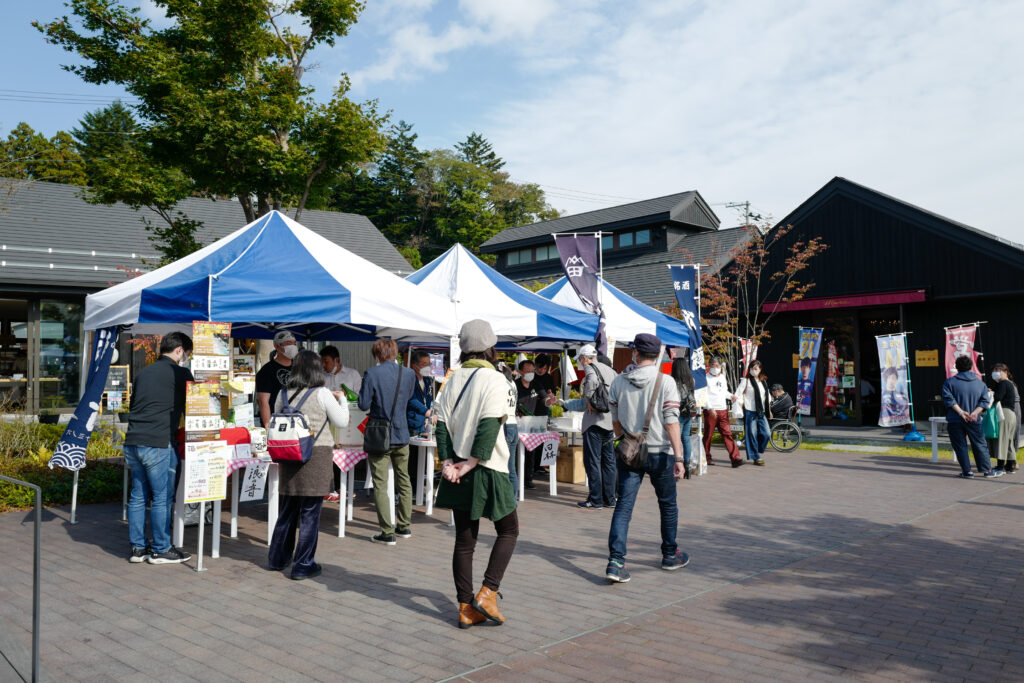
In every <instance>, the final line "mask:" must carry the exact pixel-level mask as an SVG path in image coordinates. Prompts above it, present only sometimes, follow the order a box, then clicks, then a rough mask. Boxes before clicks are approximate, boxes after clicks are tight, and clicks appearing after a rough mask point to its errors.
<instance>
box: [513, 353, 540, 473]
mask: <svg viewBox="0 0 1024 683" xmlns="http://www.w3.org/2000/svg"><path fill="white" fill-rule="evenodd" d="M536 380H537V374H536V370H535V367H534V365H533V361H529V360H524V361H522V362H521V363H520V364H519V379H517V380H516V395H517V401H516V414H517V415H519V416H521V417H534V416H542V415H547V414H548V408H547V406H546V405H544V394H543V393H542V390H541V389H539V388H538V385H537V381H536ZM540 452H541V447H540V446H538V447H537V448H534V449H533V450H530V451H526V460H525V462H524V464H523V471H522V472H520V473H519V475H520V476H521V477H522V478H523V486H524V487H525V488H528V489H533V488H536V485H535V484H534V483H533V474H534V471H535V470H536V469H537V463H539V462H540Z"/></svg>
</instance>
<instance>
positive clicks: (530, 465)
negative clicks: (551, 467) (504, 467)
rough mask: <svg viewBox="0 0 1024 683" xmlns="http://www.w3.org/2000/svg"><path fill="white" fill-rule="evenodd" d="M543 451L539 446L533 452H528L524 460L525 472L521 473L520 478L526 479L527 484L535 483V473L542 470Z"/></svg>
mask: <svg viewBox="0 0 1024 683" xmlns="http://www.w3.org/2000/svg"><path fill="white" fill-rule="evenodd" d="M542 450H543V446H537V447H536V448H534V449H532V450H528V451H526V457H525V458H523V471H522V472H519V476H521V477H522V478H523V479H525V480H526V483H527V484H532V483H533V473H534V472H536V471H537V470H538V469H540V453H541V451H542ZM516 457H518V456H516Z"/></svg>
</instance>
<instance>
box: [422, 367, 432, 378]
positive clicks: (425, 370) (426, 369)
mask: <svg viewBox="0 0 1024 683" xmlns="http://www.w3.org/2000/svg"><path fill="white" fill-rule="evenodd" d="M420 377H430V366H429V365H424V366H423V367H422V368H420Z"/></svg>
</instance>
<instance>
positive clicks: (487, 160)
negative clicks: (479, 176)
mask: <svg viewBox="0 0 1024 683" xmlns="http://www.w3.org/2000/svg"><path fill="white" fill-rule="evenodd" d="M455 149H456V150H458V152H459V155H460V156H461V158H462V160H463V161H468V162H469V163H471V164H476V165H477V166H481V167H483V168H486V169H487V170H488V171H490V172H491V173H497V172H498V171H500V170H501V169H502V168H504V166H505V160H504V159H502V158H501V157H499V156H498V155H497V154H496V153H495V151H494V148H493V147H492V146H491V143H490V142H488V141H487V138H485V137H484V136H483V135H480V134H479V133H477V132H476V131H473V132H472V133H470V134H469V135H467V136H466V139H465V140H463V141H462V142H457V143H455Z"/></svg>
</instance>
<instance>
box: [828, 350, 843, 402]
mask: <svg viewBox="0 0 1024 683" xmlns="http://www.w3.org/2000/svg"><path fill="white" fill-rule="evenodd" d="M838 376H839V354H838V353H837V352H836V343H835V342H831V341H830V342H829V343H828V370H827V371H826V373H825V396H824V399H825V407H826V408H835V407H836V406H837V405H839V397H838V393H839V387H838V385H839V382H838V381H837V380H838ZM845 379H846V378H845V377H844V378H843V380H844V381H845ZM843 388H844V389H845V388H846V387H845V385H844V386H843Z"/></svg>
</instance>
